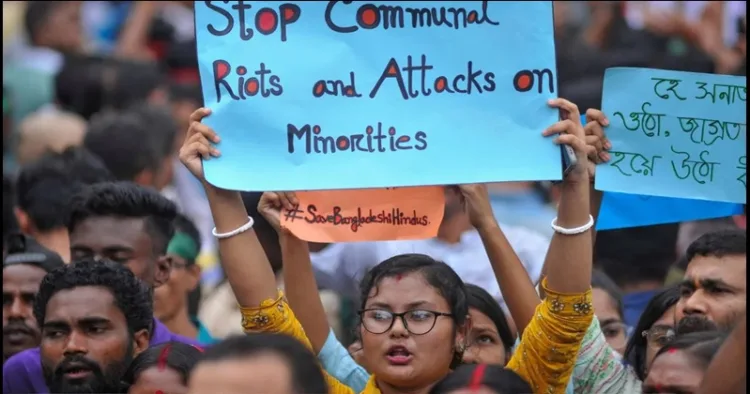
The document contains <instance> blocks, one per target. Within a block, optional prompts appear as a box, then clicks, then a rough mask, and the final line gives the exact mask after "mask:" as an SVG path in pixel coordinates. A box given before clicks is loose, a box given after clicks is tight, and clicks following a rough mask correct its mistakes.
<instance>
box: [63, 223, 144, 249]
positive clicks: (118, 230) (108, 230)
mask: <svg viewBox="0 0 750 394" xmlns="http://www.w3.org/2000/svg"><path fill="white" fill-rule="evenodd" d="M141 235H145V236H147V234H146V233H145V229H144V219H143V218H125V217H116V216H98V217H91V218H88V219H86V220H83V221H81V223H79V224H78V225H77V226H76V227H75V228H74V229H73V231H72V232H71V233H70V238H71V243H75V242H84V241H85V242H87V243H90V242H94V243H96V244H98V245H102V244H115V245H119V244H122V243H123V242H125V241H127V242H134V241H135V240H136V239H138V237H139V236H141Z"/></svg>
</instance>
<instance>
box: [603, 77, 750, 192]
mask: <svg viewBox="0 0 750 394" xmlns="http://www.w3.org/2000/svg"><path fill="white" fill-rule="evenodd" d="M746 82H747V78H746V77H735V76H729V75H715V74H700V73H689V72H681V71H665V70H654V69H643V68H611V69H608V70H607V71H606V72H605V75H604V93H603V98H602V111H603V112H604V113H605V114H606V115H607V116H608V118H609V121H610V126H609V128H608V130H607V135H608V137H609V139H610V140H611V142H612V146H613V150H612V151H610V155H611V157H612V160H610V162H609V163H608V165H606V166H602V167H601V168H598V169H597V175H596V188H597V189H598V190H603V191H612V192H620V193H631V194H642V195H650V196H660V197H676V198H688V199H697V200H708V201H723V202H733V203H745V200H746V194H745V190H746V189H745V166H746V161H747V158H746V154H747V149H746V147H745V143H746V140H747V129H746V115H747V112H746V109H745V105H746V101H747V87H746Z"/></svg>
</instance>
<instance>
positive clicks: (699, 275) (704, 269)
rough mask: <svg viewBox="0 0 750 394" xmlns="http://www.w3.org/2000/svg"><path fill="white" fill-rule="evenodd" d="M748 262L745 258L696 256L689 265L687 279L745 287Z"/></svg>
mask: <svg viewBox="0 0 750 394" xmlns="http://www.w3.org/2000/svg"><path fill="white" fill-rule="evenodd" d="M746 270H747V260H746V257H745V256H723V257H715V256H696V257H695V258H693V260H691V261H690V264H688V267H687V271H685V279H688V280H695V281H702V280H720V281H722V282H725V283H728V284H732V285H741V286H742V287H743V288H744V287H745V283H746V282H747V278H746V277H745V272H746Z"/></svg>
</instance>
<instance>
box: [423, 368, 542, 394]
mask: <svg viewBox="0 0 750 394" xmlns="http://www.w3.org/2000/svg"><path fill="white" fill-rule="evenodd" d="M480 387H487V388H488V389H490V390H492V391H494V392H496V393H498V394H528V393H532V392H533V390H532V389H531V386H530V385H529V384H528V383H527V382H526V381H525V380H523V378H521V376H519V375H518V374H517V373H515V372H513V371H511V370H510V369H506V368H503V367H501V366H498V365H487V364H464V365H461V366H460V367H458V368H456V370H455V371H453V372H452V373H451V374H449V375H448V376H446V377H445V378H443V380H441V381H440V382H438V384H436V385H435V386H433V387H432V390H430V394H447V393H450V392H452V391H455V390H460V389H466V388H468V389H478V388H480Z"/></svg>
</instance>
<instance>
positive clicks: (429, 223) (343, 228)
mask: <svg viewBox="0 0 750 394" xmlns="http://www.w3.org/2000/svg"><path fill="white" fill-rule="evenodd" d="M297 198H298V199H299V202H300V204H299V206H298V207H297V208H296V209H294V210H284V211H283V212H282V213H281V225H282V226H284V227H285V228H287V229H289V231H291V232H292V234H294V235H296V236H297V237H298V238H300V239H303V240H305V241H310V242H350V241H385V240H404V239H424V238H432V237H434V236H436V235H437V231H438V227H440V222H441V221H442V220H443V210H444V208H445V194H444V191H443V188H442V187H436V186H430V187H409V188H387V189H369V190H334V191H312V192H297Z"/></svg>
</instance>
